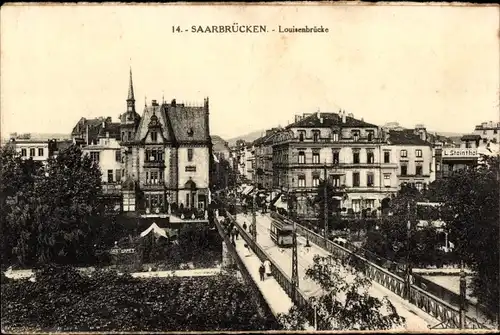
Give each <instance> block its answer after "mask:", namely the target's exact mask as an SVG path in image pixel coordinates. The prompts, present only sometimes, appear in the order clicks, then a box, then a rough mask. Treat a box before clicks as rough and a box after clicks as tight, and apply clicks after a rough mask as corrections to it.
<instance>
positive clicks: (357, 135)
mask: <svg viewBox="0 0 500 335" xmlns="http://www.w3.org/2000/svg"><path fill="white" fill-rule="evenodd" d="M352 139H353V140H354V142H357V141H358V140H359V131H357V130H355V131H353V132H352Z"/></svg>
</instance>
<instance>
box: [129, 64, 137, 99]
mask: <svg viewBox="0 0 500 335" xmlns="http://www.w3.org/2000/svg"><path fill="white" fill-rule="evenodd" d="M127 100H130V101H135V98H134V84H133V82H132V67H130V78H129V84H128V98H127Z"/></svg>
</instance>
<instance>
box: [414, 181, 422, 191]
mask: <svg viewBox="0 0 500 335" xmlns="http://www.w3.org/2000/svg"><path fill="white" fill-rule="evenodd" d="M415 187H416V188H417V190H419V191H422V188H423V186H422V183H421V182H416V183H415Z"/></svg>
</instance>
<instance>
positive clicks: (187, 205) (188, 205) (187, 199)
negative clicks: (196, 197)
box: [186, 193, 191, 207]
mask: <svg viewBox="0 0 500 335" xmlns="http://www.w3.org/2000/svg"><path fill="white" fill-rule="evenodd" d="M190 199H191V197H190V194H189V193H186V207H191V206H190V204H189V200H190Z"/></svg>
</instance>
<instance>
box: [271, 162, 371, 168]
mask: <svg viewBox="0 0 500 335" xmlns="http://www.w3.org/2000/svg"><path fill="white" fill-rule="evenodd" d="M325 165H326V168H327V169H328V170H332V169H333V170H342V169H355V168H358V169H362V168H377V167H379V166H380V163H326V164H325V163H312V162H307V161H306V162H305V163H299V162H284V163H277V164H276V166H280V167H288V168H306V169H307V168H323V167H325Z"/></svg>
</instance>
